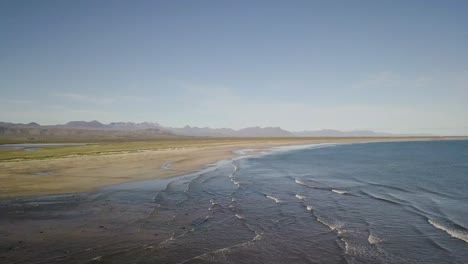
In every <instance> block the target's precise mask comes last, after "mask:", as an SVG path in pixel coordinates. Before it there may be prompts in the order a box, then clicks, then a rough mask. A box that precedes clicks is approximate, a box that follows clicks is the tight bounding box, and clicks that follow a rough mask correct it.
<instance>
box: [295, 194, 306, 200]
mask: <svg viewBox="0 0 468 264" xmlns="http://www.w3.org/2000/svg"><path fill="white" fill-rule="evenodd" d="M296 198H297V199H299V200H304V199H305V198H306V197H305V196H304V195H300V194H296Z"/></svg>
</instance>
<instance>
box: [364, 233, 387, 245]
mask: <svg viewBox="0 0 468 264" xmlns="http://www.w3.org/2000/svg"><path fill="white" fill-rule="evenodd" d="M367 241H369V244H372V245H375V244H379V243H381V242H382V241H383V240H382V239H380V238H378V237H377V236H375V235H374V234H372V233H370V234H369V237H368V238H367Z"/></svg>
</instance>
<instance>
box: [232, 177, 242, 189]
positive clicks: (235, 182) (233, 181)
mask: <svg viewBox="0 0 468 264" xmlns="http://www.w3.org/2000/svg"><path fill="white" fill-rule="evenodd" d="M231 182H232V183H234V185H236V186H237V187H240V183H239V182H238V181H236V180H234V179H232V178H231Z"/></svg>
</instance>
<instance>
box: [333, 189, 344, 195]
mask: <svg viewBox="0 0 468 264" xmlns="http://www.w3.org/2000/svg"><path fill="white" fill-rule="evenodd" d="M331 191H332V192H334V193H338V194H347V192H346V191H343V190H337V189H332V190H331Z"/></svg>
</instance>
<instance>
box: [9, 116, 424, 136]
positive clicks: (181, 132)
mask: <svg viewBox="0 0 468 264" xmlns="http://www.w3.org/2000/svg"><path fill="white" fill-rule="evenodd" d="M0 136H4V137H5V136H31V137H39V136H45V137H53V136H79V137H80V136H81V137H86V136H94V137H95V136H98V137H105V136H112V137H150V138H152V137H171V136H189V137H392V136H394V137H398V136H430V135H423V134H410V135H409V134H391V133H379V132H374V131H339V130H332V129H323V130H313V131H300V132H292V131H287V130H284V129H282V128H280V127H258V126H257V127H247V128H243V129H239V130H235V129H230V128H209V127H190V126H185V127H181V128H175V127H165V126H162V125H160V124H159V123H150V122H143V123H133V122H113V123H109V124H103V123H101V122H99V121H96V120H93V121H89V122H88V121H71V122H68V123H66V124H59V125H47V126H41V125H39V124H38V123H35V122H31V123H28V124H18V123H6V122H0Z"/></svg>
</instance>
